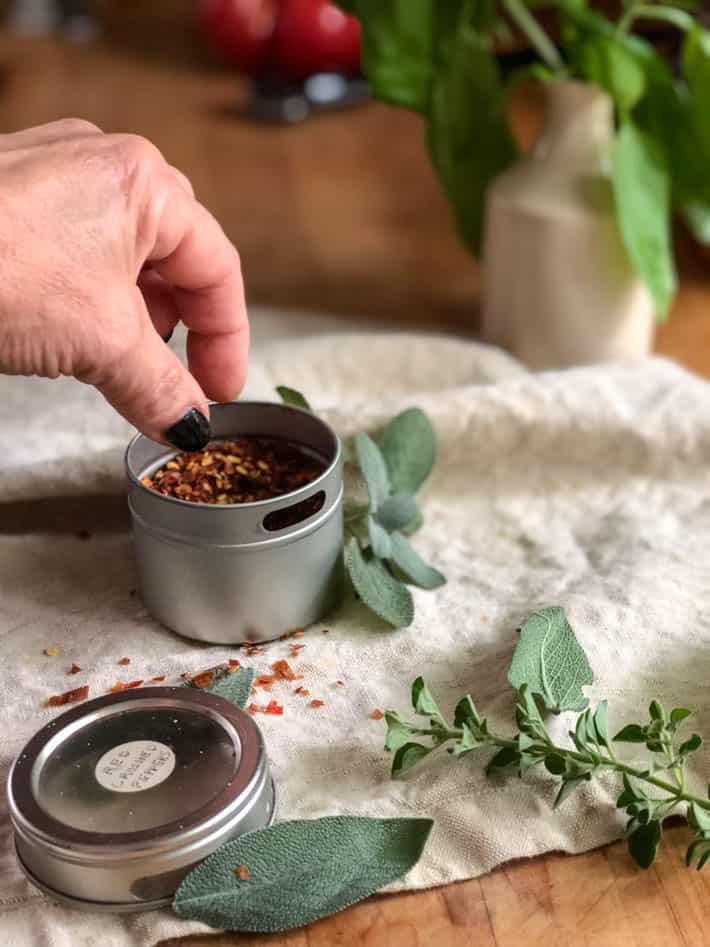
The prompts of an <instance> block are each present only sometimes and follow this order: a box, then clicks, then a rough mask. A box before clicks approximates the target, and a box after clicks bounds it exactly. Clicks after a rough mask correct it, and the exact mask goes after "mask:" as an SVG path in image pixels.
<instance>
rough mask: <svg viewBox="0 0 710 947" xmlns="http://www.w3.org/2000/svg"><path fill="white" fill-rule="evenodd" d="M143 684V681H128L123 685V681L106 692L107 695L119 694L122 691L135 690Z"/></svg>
mask: <svg viewBox="0 0 710 947" xmlns="http://www.w3.org/2000/svg"><path fill="white" fill-rule="evenodd" d="M142 683H143V681H142V680H140V681H128V683H126V684H124V683H122V682H121V681H117V682H116V683H115V684H114V685H113V687H109V689H108V690H107V691H106V693H107V694H118V693H119V692H120V691H130V690H133V689H134V688H135V687H140V686H141V684H142Z"/></svg>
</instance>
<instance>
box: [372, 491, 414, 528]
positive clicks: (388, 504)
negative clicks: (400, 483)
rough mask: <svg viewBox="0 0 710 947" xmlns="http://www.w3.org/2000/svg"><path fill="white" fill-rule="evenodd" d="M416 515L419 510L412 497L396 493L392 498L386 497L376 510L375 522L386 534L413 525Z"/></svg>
mask: <svg viewBox="0 0 710 947" xmlns="http://www.w3.org/2000/svg"><path fill="white" fill-rule="evenodd" d="M418 515H419V510H418V509H417V501H416V500H415V499H414V497H413V496H412V495H411V494H409V493H397V494H395V495H394V496H392V497H387V499H386V500H385V501H384V503H383V504H382V506H381V507H380V508H379V509H378V511H377V520H378V522H379V523H381V524H382V526H384V528H385V529H386V530H387V532H388V533H391V532H393V531H394V530H396V529H403V528H404V527H406V526H408V525H409V524H410V523H413V522H414V521H415V520H416V519H417V516H418Z"/></svg>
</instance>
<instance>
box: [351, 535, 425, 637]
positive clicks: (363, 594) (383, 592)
mask: <svg viewBox="0 0 710 947" xmlns="http://www.w3.org/2000/svg"><path fill="white" fill-rule="evenodd" d="M345 567H346V569H347V571H348V575H349V576H350V581H351V582H352V584H353V587H354V589H355V591H356V592H357V594H358V595H359V596H360V598H361V599H362V601H363V603H364V604H365V605H366V606H367V607H368V608H369V609H370V610H371V611H373V612H374V613H375V614H376V615H379V617H380V618H382V619H384V620H385V621H386V622H388V623H389V624H390V625H392V626H393V627H395V628H404V627H406V626H407V625H411V623H412V620H413V619H414V602H413V600H412V594H411V592H410V591H409V589H408V588H407V586H406V585H404V584H403V583H402V582H400V581H399V580H398V579H395V577H394V576H393V575H392V574H391V573H390V572H389V571H388V569H387V568H386V567H385V566H384V565H383V564H382V563H381V562H380V560H379V559H375V558H369V557H367V554H366V553H363V552H362V551H361V550H360V546H359V545H358V542H357V540H356V539H351V540H350V542H349V543H348V545H347V548H346V552H345Z"/></svg>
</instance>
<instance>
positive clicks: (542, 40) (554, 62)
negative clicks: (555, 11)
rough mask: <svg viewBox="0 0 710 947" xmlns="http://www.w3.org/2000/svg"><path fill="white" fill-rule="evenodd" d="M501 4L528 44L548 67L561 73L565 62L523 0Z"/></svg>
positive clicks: (563, 70)
mask: <svg viewBox="0 0 710 947" xmlns="http://www.w3.org/2000/svg"><path fill="white" fill-rule="evenodd" d="M503 6H504V7H505V9H506V11H507V13H508V15H509V16H510V18H511V20H513V21H514V22H515V24H516V25H517V26H518V28H519V29H520V30H521V31H522V32H523V34H524V35H525V36H526V37H527V39H528V40H529V41H530V45H531V46H532V47H533V48H534V49H535V50H536V51H537V53H538V54H539V56H540V58H541V59H542V60H543V62H545V63H546V64H547V65H548V66H549V67H550V69H552V70H554V71H555V72H558V73H560V75H563V74H564V72H565V64H564V62H563V60H562V57H561V56H560V54H559V52H558V51H557V47H556V46H555V44H554V43H553V42H552V40H551V39H550V37H549V36H548V35H547V33H546V32H545V31H544V30H543V28H542V27H541V26H540V24H539V23H538V22H537V20H536V19H535V17H534V16H533V15H532V13H531V12H530V10H528V8H527V7H526V6H525V3H524V2H523V0H503Z"/></svg>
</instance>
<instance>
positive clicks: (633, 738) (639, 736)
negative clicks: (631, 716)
mask: <svg viewBox="0 0 710 947" xmlns="http://www.w3.org/2000/svg"><path fill="white" fill-rule="evenodd" d="M645 742H646V728H645V727H642V726H641V725H640V724H638V723H629V724H627V725H626V726H625V727H623V728H622V729H621V730H619V732H618V733H617V734H616V736H615V737H614V743H645Z"/></svg>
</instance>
